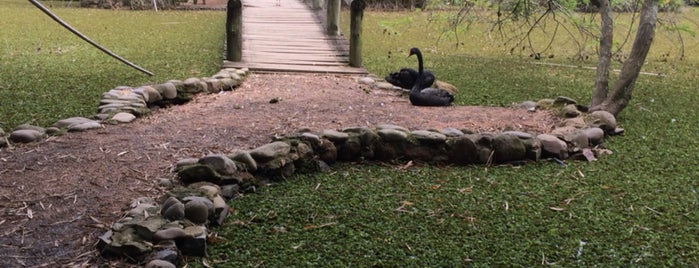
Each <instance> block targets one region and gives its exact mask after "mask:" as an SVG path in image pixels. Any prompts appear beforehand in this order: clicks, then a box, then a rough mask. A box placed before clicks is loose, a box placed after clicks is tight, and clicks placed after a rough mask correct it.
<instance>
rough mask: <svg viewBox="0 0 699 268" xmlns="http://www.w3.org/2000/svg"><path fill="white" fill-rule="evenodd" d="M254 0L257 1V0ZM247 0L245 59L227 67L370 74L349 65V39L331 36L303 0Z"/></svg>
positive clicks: (228, 64) (244, 22)
mask: <svg viewBox="0 0 699 268" xmlns="http://www.w3.org/2000/svg"><path fill="white" fill-rule="evenodd" d="M253 1H254V2H253ZM253 1H244V2H243V51H242V61H241V62H230V61H225V62H224V67H236V68H242V67H247V68H249V69H250V70H251V71H256V72H312V73H337V74H366V73H367V71H366V69H364V68H354V67H349V42H347V40H346V39H345V38H344V37H341V36H327V35H326V34H325V29H324V28H323V26H322V23H321V22H319V21H318V20H317V16H315V14H314V13H313V12H314V11H312V10H311V9H310V8H309V7H308V6H307V5H306V4H304V3H303V2H301V1H300V0H279V1H277V0H253Z"/></svg>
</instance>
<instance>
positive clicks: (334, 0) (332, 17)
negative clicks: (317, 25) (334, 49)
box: [327, 0, 340, 36]
mask: <svg viewBox="0 0 699 268" xmlns="http://www.w3.org/2000/svg"><path fill="white" fill-rule="evenodd" d="M327 20H328V22H327V23H328V25H327V31H328V35H329V36H338V35H340V0H328V16H327Z"/></svg>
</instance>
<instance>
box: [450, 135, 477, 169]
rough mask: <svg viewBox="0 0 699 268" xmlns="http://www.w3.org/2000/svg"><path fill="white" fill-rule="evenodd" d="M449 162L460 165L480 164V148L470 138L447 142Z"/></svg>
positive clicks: (457, 138) (462, 137) (463, 137)
mask: <svg viewBox="0 0 699 268" xmlns="http://www.w3.org/2000/svg"><path fill="white" fill-rule="evenodd" d="M447 145H448V155H449V161H450V162H452V163H456V164H459V165H468V164H474V163H477V162H478V160H479V159H478V148H477V147H476V144H475V143H474V142H473V140H471V139H470V138H469V137H466V136H464V135H462V136H460V137H455V138H453V139H450V140H449V141H448V142H447Z"/></svg>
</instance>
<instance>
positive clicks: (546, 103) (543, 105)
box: [536, 99, 554, 109]
mask: <svg viewBox="0 0 699 268" xmlns="http://www.w3.org/2000/svg"><path fill="white" fill-rule="evenodd" d="M553 102H554V100H553V99H541V100H539V101H537V102H536V108H537V109H549V108H551V106H553Z"/></svg>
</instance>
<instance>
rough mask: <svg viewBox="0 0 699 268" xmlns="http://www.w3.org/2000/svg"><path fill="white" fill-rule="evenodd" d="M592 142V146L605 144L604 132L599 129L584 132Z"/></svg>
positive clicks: (594, 128)
mask: <svg viewBox="0 0 699 268" xmlns="http://www.w3.org/2000/svg"><path fill="white" fill-rule="evenodd" d="M582 131H583V133H585V136H587V139H588V140H589V141H590V144H591V145H593V146H594V145H599V144H602V143H603V142H604V130H602V129H601V128H598V127H591V128H586V129H583V130H582Z"/></svg>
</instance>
